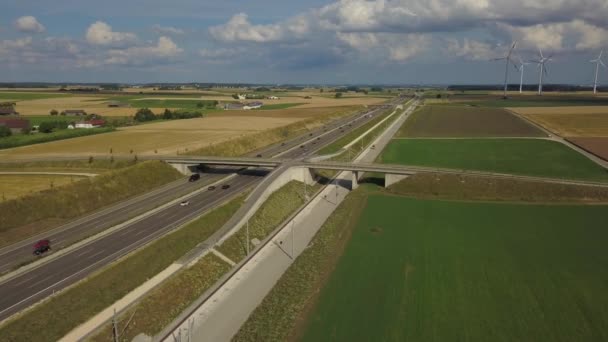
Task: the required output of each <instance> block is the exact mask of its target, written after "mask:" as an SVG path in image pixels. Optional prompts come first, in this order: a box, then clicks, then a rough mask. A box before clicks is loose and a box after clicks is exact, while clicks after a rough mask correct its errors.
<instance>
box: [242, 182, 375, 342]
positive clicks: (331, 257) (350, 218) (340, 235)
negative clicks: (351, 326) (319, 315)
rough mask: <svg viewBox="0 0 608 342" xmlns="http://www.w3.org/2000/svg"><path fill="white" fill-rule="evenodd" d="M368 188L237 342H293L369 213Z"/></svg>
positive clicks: (319, 237) (322, 234)
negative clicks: (303, 317)
mask: <svg viewBox="0 0 608 342" xmlns="http://www.w3.org/2000/svg"><path fill="white" fill-rule="evenodd" d="M368 188H369V187H368V186H361V187H360V188H359V189H358V190H357V191H355V192H353V193H351V194H350V195H349V196H348V197H346V199H345V200H344V201H343V202H342V203H341V204H340V206H339V207H338V209H336V211H335V212H334V213H333V214H332V215H331V216H330V218H329V219H328V220H327V221H326V222H325V223H324V224H323V227H321V229H320V230H319V232H318V233H317V234H316V235H315V237H314V238H313V240H312V241H311V243H310V244H309V247H308V248H306V249H305V250H304V252H302V254H301V255H300V256H299V257H298V258H297V259H296V261H295V262H294V263H293V265H292V266H291V267H289V269H287V271H286V272H285V273H284V274H283V276H282V277H281V279H279V281H278V282H277V284H276V285H275V286H274V287H273V288H272V290H271V291H270V293H269V294H268V295H267V296H266V297H265V298H264V300H263V301H262V303H261V304H260V305H259V306H258V307H257V308H256V309H255V311H254V312H253V313H252V314H251V315H250V316H249V318H248V319H247V321H246V322H245V323H244V324H243V326H242V327H241V329H240V330H239V332H238V333H237V334H236V335H235V336H234V338H233V341H251V342H254V341H267V342H270V341H289V340H293V335H294V330H297V329H296V327H297V325H298V322H299V320H298V317H299V316H301V315H302V314H303V313H305V312H307V311H309V310H310V309H311V307H310V303H311V302H314V300H315V298H316V296H318V293H319V290H320V289H321V288H322V286H323V283H324V282H325V280H326V279H327V278H328V277H329V276H330V275H331V273H332V271H333V268H334V266H335V263H336V262H337V259H338V257H339V255H340V254H342V250H343V249H344V247H345V246H346V244H347V242H348V241H349V239H350V235H351V231H352V229H353V228H354V226H355V225H356V224H357V220H358V217H359V214H360V213H361V212H363V210H364V209H365V197H366V195H365V193H366V192H367V191H368V190H367V189H368ZM361 314H363V313H361ZM328 336H331V335H328Z"/></svg>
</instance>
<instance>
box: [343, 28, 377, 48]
mask: <svg viewBox="0 0 608 342" xmlns="http://www.w3.org/2000/svg"><path fill="white" fill-rule="evenodd" d="M336 37H337V38H338V39H339V40H340V41H342V42H344V43H346V44H348V45H349V46H350V47H352V48H354V49H356V50H359V51H366V50H368V49H371V48H372V47H374V46H376V45H378V35H377V34H376V33H367V32H364V33H356V32H337V33H336Z"/></svg>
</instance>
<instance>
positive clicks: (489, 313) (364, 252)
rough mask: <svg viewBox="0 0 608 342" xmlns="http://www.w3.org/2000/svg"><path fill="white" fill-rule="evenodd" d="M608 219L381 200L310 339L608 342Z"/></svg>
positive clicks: (596, 209)
mask: <svg viewBox="0 0 608 342" xmlns="http://www.w3.org/2000/svg"><path fill="white" fill-rule="evenodd" d="M607 210H608V207H606V206H576V205H553V206H551V205H522V204H498V203H466V202H448V201H432V200H415V199H409V198H404V197H396V196H380V195H372V196H370V197H369V198H368V202H367V206H366V209H365V210H364V211H363V213H362V214H361V216H360V219H359V222H358V223H357V225H356V227H355V229H354V232H353V235H352V238H351V240H350V242H349V244H348V245H347V246H346V249H345V251H344V254H343V255H342V257H341V258H340V259H339V261H338V264H337V266H336V269H335V270H334V272H333V273H332V274H331V276H330V277H329V279H328V281H327V283H326V285H325V286H324V287H323V289H322V291H321V292H320V296H319V298H318V301H317V304H316V305H315V306H314V307H313V308H311V311H310V312H309V315H308V319H307V320H306V321H305V324H303V327H304V328H303V330H302V336H301V339H302V340H304V341H326V340H332V341H605V340H606V339H608V310H606V308H607V307H608V273H607V272H605V270H606V265H607V264H608V253H606V248H605V246H606V243H608V230H607V229H606V227H605V218H606V211H607ZM290 314H292V313H290ZM296 335H299V334H296Z"/></svg>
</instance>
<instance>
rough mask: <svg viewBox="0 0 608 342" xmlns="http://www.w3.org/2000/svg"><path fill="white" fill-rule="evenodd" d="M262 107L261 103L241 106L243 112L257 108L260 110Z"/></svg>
mask: <svg viewBox="0 0 608 342" xmlns="http://www.w3.org/2000/svg"><path fill="white" fill-rule="evenodd" d="M263 105H264V104H263V103H262V102H249V103H247V104H245V105H244V106H243V109H244V110H250V109H258V108H262V106H263Z"/></svg>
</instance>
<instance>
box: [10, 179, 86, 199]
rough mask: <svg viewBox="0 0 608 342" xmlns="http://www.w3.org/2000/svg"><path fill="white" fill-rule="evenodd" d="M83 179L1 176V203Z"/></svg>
mask: <svg viewBox="0 0 608 342" xmlns="http://www.w3.org/2000/svg"><path fill="white" fill-rule="evenodd" d="M82 178H83V177H79V176H53V175H0V202H3V201H6V200H12V199H16V198H19V197H23V196H26V195H31V194H33V193H36V192H39V191H42V190H50V189H53V188H58V187H61V186H63V185H66V184H71V183H74V182H76V181H79V180H81V179H82Z"/></svg>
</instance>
